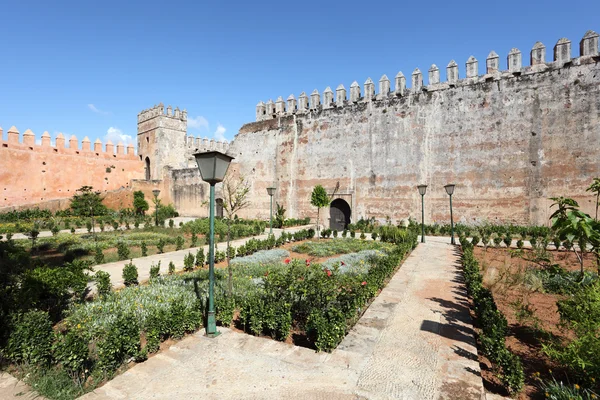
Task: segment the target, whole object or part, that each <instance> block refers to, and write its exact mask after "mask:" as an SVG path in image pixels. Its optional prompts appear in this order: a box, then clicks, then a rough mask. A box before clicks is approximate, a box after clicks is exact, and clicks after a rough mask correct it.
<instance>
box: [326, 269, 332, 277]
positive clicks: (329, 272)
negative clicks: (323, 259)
mask: <svg viewBox="0 0 600 400" xmlns="http://www.w3.org/2000/svg"><path fill="white" fill-rule="evenodd" d="M325 273H326V274H327V276H331V271H330V270H328V269H327V268H325Z"/></svg>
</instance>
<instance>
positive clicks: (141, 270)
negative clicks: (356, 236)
mask: <svg viewBox="0 0 600 400" xmlns="http://www.w3.org/2000/svg"><path fill="white" fill-rule="evenodd" d="M311 227H313V225H307V226H295V227H293V228H286V229H285V231H286V232H292V233H293V232H296V231H299V230H301V229H308V228H311ZM281 232H283V231H282V230H281V229H273V234H274V235H275V237H279V236H281ZM268 236H269V235H268V230H266V231H265V233H264V234H262V235H258V236H253V237H247V238H243V239H237V240H232V241H231V245H232V246H235V247H238V246H241V245H242V244H245V243H246V242H247V241H248V240H250V239H251V238H254V239H266V238H268ZM199 248H200V247H192V248H187V249H183V250H178V251H170V252H168V253H162V254H154V255H151V256H147V257H139V258H135V259H134V260H133V263H134V264H135V266H136V267H137V269H138V280H139V281H140V282H142V281H145V280H148V279H150V267H151V266H152V265H153V264H154V265H157V264H158V262H159V261H160V273H161V275H166V274H167V273H168V271H169V262H171V261H173V263H174V264H175V267H176V268H177V270H178V271H179V270H181V269H183V259H184V258H185V256H186V255H187V254H188V253H192V254H193V255H194V256H196V251H197V250H198V249H199ZM203 248H204V254H205V255H206V256H207V258H208V245H206V246H203ZM226 248H227V242H221V243H217V244H216V249H217V250H222V251H225V249H226ZM128 263H129V260H124V261H116V262H112V263H107V264H101V265H95V266H94V271H105V272H108V273H109V274H110V281H111V283H112V285H113V287H114V288H120V287H123V286H124V284H123V276H122V275H123V267H124V266H125V265H126V264H128ZM92 290H94V289H93V288H92Z"/></svg>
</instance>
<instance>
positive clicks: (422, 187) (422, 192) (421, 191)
mask: <svg viewBox="0 0 600 400" xmlns="http://www.w3.org/2000/svg"><path fill="white" fill-rule="evenodd" d="M417 189H419V194H420V195H421V243H425V192H426V191H427V185H418V186H417Z"/></svg>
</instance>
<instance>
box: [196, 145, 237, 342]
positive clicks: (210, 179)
mask: <svg viewBox="0 0 600 400" xmlns="http://www.w3.org/2000/svg"><path fill="white" fill-rule="evenodd" d="M194 157H196V163H197V164H198V169H199V170H200V175H201V176H202V180H203V181H204V182H207V183H209V184H210V202H209V210H210V211H209V220H210V230H209V234H208V237H209V242H208V318H207V321H206V322H207V323H206V336H208V337H216V336H218V335H219V332H217V322H216V320H215V185H216V184H217V183H219V182H222V181H223V179H224V178H225V174H226V173H227V169H228V168H229V164H230V163H231V160H233V157H230V156H228V155H227V154H223V153H221V152H219V151H208V152H206V153H196V154H194Z"/></svg>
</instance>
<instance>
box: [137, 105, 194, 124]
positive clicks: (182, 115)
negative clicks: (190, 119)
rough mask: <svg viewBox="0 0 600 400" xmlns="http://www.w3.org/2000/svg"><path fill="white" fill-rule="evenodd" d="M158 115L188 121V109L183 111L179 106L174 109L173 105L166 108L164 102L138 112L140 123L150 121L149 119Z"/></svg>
mask: <svg viewBox="0 0 600 400" xmlns="http://www.w3.org/2000/svg"><path fill="white" fill-rule="evenodd" d="M156 117H168V118H173V119H176V120H180V121H187V110H185V109H184V110H183V111H181V110H179V107H175V109H174V110H173V107H171V106H170V105H169V106H167V107H166V110H165V106H164V104H163V103H160V104H158V105H155V106H154V107H152V108H148V109H146V110H142V111H141V112H140V113H139V114H138V123H140V122H144V121H148V120H149V119H152V118H156Z"/></svg>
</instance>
